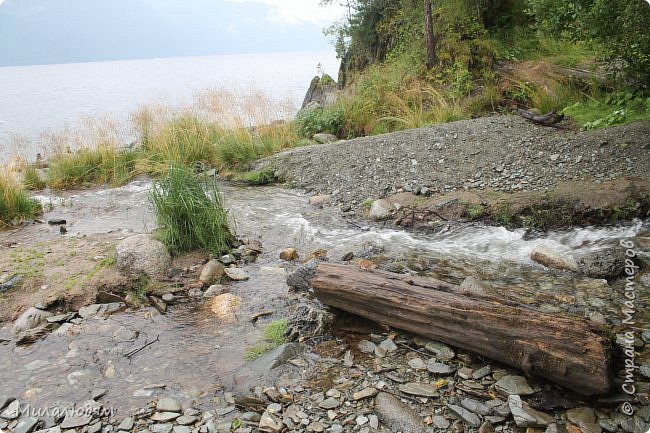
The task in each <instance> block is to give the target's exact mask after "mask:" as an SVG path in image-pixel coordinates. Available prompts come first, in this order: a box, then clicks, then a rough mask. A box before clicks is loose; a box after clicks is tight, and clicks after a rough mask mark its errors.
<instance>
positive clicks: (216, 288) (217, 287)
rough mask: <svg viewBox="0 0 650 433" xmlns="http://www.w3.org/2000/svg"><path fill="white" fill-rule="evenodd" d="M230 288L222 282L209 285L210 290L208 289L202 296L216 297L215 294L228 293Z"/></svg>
mask: <svg viewBox="0 0 650 433" xmlns="http://www.w3.org/2000/svg"><path fill="white" fill-rule="evenodd" d="M228 290H230V289H228V287H226V286H222V285H221V284H213V285H212V286H210V287H208V290H206V291H205V292H204V293H203V295H202V296H203V297H204V298H214V297H215V296H219V295H223V294H224V293H227V292H228Z"/></svg>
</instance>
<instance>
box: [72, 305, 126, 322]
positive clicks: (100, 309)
mask: <svg viewBox="0 0 650 433" xmlns="http://www.w3.org/2000/svg"><path fill="white" fill-rule="evenodd" d="M125 307H126V305H125V304H122V303H117V302H116V303H111V304H92V305H87V306H85V307H81V308H80V309H79V317H81V318H82V319H88V318H90V317H99V316H109V315H111V314H113V313H115V312H117V311H120V310H122V309H124V308H125Z"/></svg>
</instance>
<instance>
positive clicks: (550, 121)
mask: <svg viewBox="0 0 650 433" xmlns="http://www.w3.org/2000/svg"><path fill="white" fill-rule="evenodd" d="M517 114H519V115H520V116H521V117H523V118H524V119H528V120H530V121H531V122H535V123H537V124H539V125H544V126H553V125H555V124H556V123H560V122H561V121H562V120H564V114H557V113H556V112H555V111H551V112H550V113H546V114H543V115H539V114H535V113H531V112H530V111H526V110H522V109H519V108H518V109H517Z"/></svg>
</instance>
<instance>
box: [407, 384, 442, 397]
mask: <svg viewBox="0 0 650 433" xmlns="http://www.w3.org/2000/svg"><path fill="white" fill-rule="evenodd" d="M399 390H400V391H402V392H403V393H404V394H410V395H417V396H419V397H435V396H437V395H438V390H437V389H436V387H435V385H431V384H428V383H417V382H409V383H405V384H404V385H400V387H399Z"/></svg>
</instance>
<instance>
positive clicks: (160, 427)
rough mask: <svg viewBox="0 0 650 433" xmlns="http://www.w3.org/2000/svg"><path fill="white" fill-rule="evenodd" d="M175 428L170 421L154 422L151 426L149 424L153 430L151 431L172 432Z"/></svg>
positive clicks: (158, 432)
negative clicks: (163, 422)
mask: <svg viewBox="0 0 650 433" xmlns="http://www.w3.org/2000/svg"><path fill="white" fill-rule="evenodd" d="M173 428H174V426H173V425H172V424H169V423H165V424H152V425H151V426H149V430H151V433H171V431H172V429H173Z"/></svg>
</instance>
